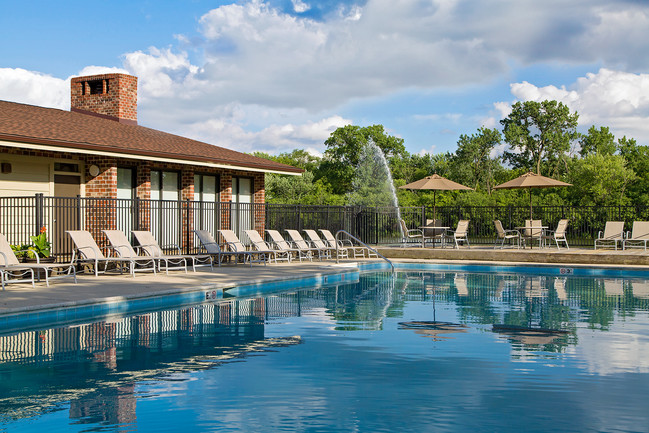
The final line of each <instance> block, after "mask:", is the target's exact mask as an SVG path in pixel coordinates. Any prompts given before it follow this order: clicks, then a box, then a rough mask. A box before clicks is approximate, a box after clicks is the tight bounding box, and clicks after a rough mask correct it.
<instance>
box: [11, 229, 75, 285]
mask: <svg viewBox="0 0 649 433" xmlns="http://www.w3.org/2000/svg"><path fill="white" fill-rule="evenodd" d="M36 260H37V262H36V263H20V262H19V261H18V258H17V257H16V254H15V253H14V251H13V250H12V249H11V245H10V244H9V242H8V241H7V238H6V237H5V235H3V234H0V283H1V284H2V290H4V289H5V285H6V284H8V283H28V282H31V283H32V287H35V285H34V279H38V280H39V281H40V278H41V273H42V274H43V275H44V277H45V284H46V285H47V287H49V286H50V280H54V279H59V278H65V277H69V276H72V277H74V282H75V283H76V282H77V273H76V270H75V268H74V263H73V262H70V263H40V259H39V258H38V255H36ZM54 271H56V272H57V275H53V273H54ZM59 272H61V274H60V275H59V274H58V273H59Z"/></svg>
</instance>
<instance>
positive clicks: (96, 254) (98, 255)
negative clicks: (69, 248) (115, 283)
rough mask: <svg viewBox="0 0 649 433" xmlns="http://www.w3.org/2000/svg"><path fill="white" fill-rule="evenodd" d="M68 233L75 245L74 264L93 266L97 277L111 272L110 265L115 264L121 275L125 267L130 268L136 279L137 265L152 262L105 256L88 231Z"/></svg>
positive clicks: (71, 231) (69, 231)
mask: <svg viewBox="0 0 649 433" xmlns="http://www.w3.org/2000/svg"><path fill="white" fill-rule="evenodd" d="M67 233H68V235H69V236H70V238H72V242H73V243H74V251H73V252H72V262H74V263H80V264H86V265H90V266H92V268H93V269H94V272H95V277H96V276H98V275H99V274H105V273H106V272H108V271H109V270H110V269H109V268H108V265H110V264H114V265H115V270H117V271H119V273H120V274H122V273H124V266H128V271H129V273H130V274H131V275H132V276H133V277H135V268H136V267H137V265H138V264H144V265H146V264H148V263H149V262H150V261H151V259H150V258H147V257H139V258H136V257H119V256H116V257H115V256H110V255H105V254H104V253H103V252H102V251H101V248H99V246H98V245H97V242H95V239H94V238H93V237H92V235H91V234H90V232H88V231H86V230H68V231H67ZM101 264H103V265H104V269H103V270H101V267H100V265H101Z"/></svg>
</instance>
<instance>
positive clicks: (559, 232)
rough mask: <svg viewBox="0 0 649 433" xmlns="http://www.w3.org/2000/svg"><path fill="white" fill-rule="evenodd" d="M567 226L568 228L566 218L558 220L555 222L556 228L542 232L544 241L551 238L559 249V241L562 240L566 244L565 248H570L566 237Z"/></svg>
mask: <svg viewBox="0 0 649 433" xmlns="http://www.w3.org/2000/svg"><path fill="white" fill-rule="evenodd" d="M567 228H568V220H567V219H563V220H559V223H558V224H557V229H556V230H555V231H550V232H545V233H543V241H544V243H545V241H546V240H553V241H554V242H555V243H556V244H557V249H561V248H559V242H563V243H565V244H566V249H570V247H569V246H568V239H566V229H567Z"/></svg>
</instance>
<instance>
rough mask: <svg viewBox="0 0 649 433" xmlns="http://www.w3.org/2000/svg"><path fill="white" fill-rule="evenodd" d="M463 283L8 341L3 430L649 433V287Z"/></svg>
mask: <svg viewBox="0 0 649 433" xmlns="http://www.w3.org/2000/svg"><path fill="white" fill-rule="evenodd" d="M457 269H459V270H453V268H448V269H444V270H439V269H438V270H421V269H420V270H418V269H416V268H414V267H413V269H408V270H402V271H401V272H398V273H397V274H396V276H395V277H392V276H391V274H389V273H385V272H382V271H378V272H374V273H364V274H361V275H360V276H359V278H358V281H357V282H355V283H345V282H337V283H336V284H335V285H331V286H327V287H317V288H314V289H295V290H293V291H291V292H288V291H287V292H278V293H273V294H266V295H256V296H254V297H250V298H233V299H223V300H218V301H214V302H205V303H202V304H199V305H193V306H186V307H182V308H179V309H163V310H160V311H154V312H150V313H144V312H142V313H138V314H137V315H132V316H128V317H113V318H111V319H110V320H104V321H100V322H92V323H76V324H74V325H71V326H65V327H51V328H48V329H38V330H31V331H28V332H22V333H11V334H6V335H0V344H1V346H0V347H1V349H2V350H1V352H0V378H1V379H2V380H0V413H1V417H2V418H0V431H1V430H2V429H5V430H6V431H38V430H48V431H135V430H137V431H139V432H148V431H156V432H159V431H179V430H186V429H187V430H191V431H372V432H377V431H401V432H403V431H413V432H415V431H417V432H421V431H453V432H456V431H539V432H541V431H542V432H548V431H647V429H648V426H649V401H648V399H647V398H646V397H647V389H649V326H648V325H649V280H645V279H642V278H640V277H639V275H640V274H638V276H634V278H623V277H621V276H620V275H618V274H603V275H601V276H598V277H592V276H574V275H571V272H567V271H566V272H564V273H563V274H562V273H561V272H558V271H557V270H556V269H552V270H548V269H540V270H536V272H534V270H533V269H527V270H526V271H524V272H516V273H514V272H501V273H494V272H465V271H464V270H463V268H457ZM566 273H567V274H568V276H565V275H564V274H566ZM539 329H542V330H541V331H539Z"/></svg>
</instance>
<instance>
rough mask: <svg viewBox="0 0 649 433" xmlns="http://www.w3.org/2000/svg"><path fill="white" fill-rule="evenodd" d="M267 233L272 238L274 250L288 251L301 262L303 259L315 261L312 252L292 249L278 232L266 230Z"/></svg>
mask: <svg viewBox="0 0 649 433" xmlns="http://www.w3.org/2000/svg"><path fill="white" fill-rule="evenodd" d="M266 233H268V236H270V239H271V241H272V245H273V247H274V249H276V250H279V251H287V252H289V253H290V254H295V256H296V257H297V259H298V260H299V261H300V262H301V261H302V259H309V260H313V254H312V253H311V250H301V249H299V248H294V247H292V246H291V245H290V244H289V243H288V242H287V241H286V240H285V239H284V238H283V237H282V235H281V234H280V233H279V231H277V230H271V229H266Z"/></svg>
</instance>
